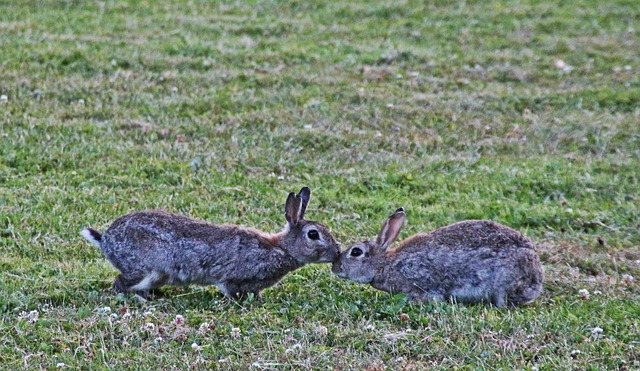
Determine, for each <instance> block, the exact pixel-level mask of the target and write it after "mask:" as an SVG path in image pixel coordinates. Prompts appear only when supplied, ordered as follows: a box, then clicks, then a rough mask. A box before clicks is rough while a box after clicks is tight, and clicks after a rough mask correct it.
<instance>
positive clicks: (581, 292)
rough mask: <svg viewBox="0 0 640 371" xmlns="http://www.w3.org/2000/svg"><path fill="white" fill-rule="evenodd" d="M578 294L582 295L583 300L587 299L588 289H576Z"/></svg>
mask: <svg viewBox="0 0 640 371" xmlns="http://www.w3.org/2000/svg"><path fill="white" fill-rule="evenodd" d="M578 295H580V297H582V298H583V299H584V300H588V299H589V290H587V289H581V290H579V291H578Z"/></svg>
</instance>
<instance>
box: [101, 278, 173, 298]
mask: <svg viewBox="0 0 640 371" xmlns="http://www.w3.org/2000/svg"><path fill="white" fill-rule="evenodd" d="M165 281H166V277H165V276H164V275H162V274H160V273H158V272H151V273H148V274H146V275H142V276H138V277H135V278H127V277H125V276H124V275H122V274H121V275H119V276H118V278H116V281H115V282H114V283H113V288H114V289H115V291H116V292H122V293H126V292H133V293H135V294H136V295H138V296H140V297H141V298H142V299H145V300H148V299H149V297H150V294H149V292H150V290H152V289H154V288H157V287H160V286H162V285H163V283H164V282H165Z"/></svg>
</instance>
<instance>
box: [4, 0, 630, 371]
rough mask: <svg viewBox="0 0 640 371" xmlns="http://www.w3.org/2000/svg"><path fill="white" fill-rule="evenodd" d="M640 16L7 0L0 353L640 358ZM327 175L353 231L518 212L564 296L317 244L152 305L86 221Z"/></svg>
mask: <svg viewBox="0 0 640 371" xmlns="http://www.w3.org/2000/svg"><path fill="white" fill-rule="evenodd" d="M639 34H640V8H639V7H638V3H637V1H636V0H620V1H609V2H603V1H597V0H578V1H572V2H569V1H533V0H523V1H509V2H507V1H424V2H421V1H390V0H387V1H375V2H374V1H364V2H358V1H353V2H351V1H344V0H343V1H309V2H305V1H291V2H278V1H248V2H246V3H245V2H233V1H224V2H217V1H216V2H209V1H185V0H183V1H173V2H168V1H166V2H165V1H163V2H156V1H145V2H138V1H104V2H94V1H71V0H69V1H62V0H60V1H0V94H1V95H2V96H1V97H0V252H1V254H0V314H1V320H0V365H2V366H1V367H5V368H6V369H18V368H23V367H26V368H33V369H39V368H43V369H56V368H62V369H64V368H74V369H75V368H84V369H159V368H161V369H188V368H192V369H211V368H213V369H217V368H219V369H238V368H243V369H244V368H251V369H264V368H278V369H280V368H282V369H344V370H346V369H369V370H381V369H416V370H417V369H424V368H427V367H429V368H454V369H496V368H501V369H505V370H506V369H529V370H533V369H538V370H552V369H593V370H602V369H634V368H638V367H640V300H639V298H640V285H638V280H640V249H639V246H640V234H639V233H638V230H639V228H640V183H639V181H640V78H639V76H640V74H639V72H640V53H639V52H638V51H639V50H640V37H639ZM304 185H307V186H309V187H311V189H312V190H313V193H312V200H311V203H310V205H309V210H308V212H307V217H308V218H309V219H312V220H317V221H319V222H322V223H324V224H326V225H328V226H329V227H330V228H331V229H332V231H333V233H334V235H335V236H336V238H337V239H338V240H339V241H340V242H341V243H343V244H344V245H345V246H347V245H349V244H351V243H353V242H355V241H358V240H361V239H364V238H369V237H373V236H374V235H375V234H376V233H377V231H378V228H379V226H380V223H381V222H382V221H383V220H384V218H386V216H388V215H389V214H390V213H391V212H392V211H393V210H395V208H397V207H399V206H403V207H405V209H406V210H407V214H408V217H409V223H408V225H407V226H406V228H405V230H404V232H403V233H402V234H401V238H404V237H407V236H410V235H411V234H413V233H416V232H419V231H428V230H430V229H433V228H436V227H440V226H444V225H447V224H449V223H452V222H455V221H459V220H462V219H469V218H489V219H493V220H496V221H498V222H500V223H503V224H506V225H508V226H511V227H513V228H516V229H518V230H520V231H522V232H523V233H525V234H526V235H528V236H529V237H530V238H531V239H532V240H534V241H535V242H536V244H537V245H538V247H539V250H540V256H541V259H542V261H543V263H544V267H545V272H546V283H545V291H544V293H543V295H542V296H541V297H540V298H539V300H537V301H536V302H535V303H534V304H532V305H530V306H527V307H524V308H520V309H515V310H496V309H492V308H489V307H484V306H468V307H465V306H458V305H449V304H445V303H425V304H414V303H409V302H407V301H406V299H405V298H404V297H402V296H391V295H389V294H386V293H383V292H378V291H375V290H373V289H372V288H370V287H367V286H360V285H357V284H355V283H352V282H347V281H343V280H339V279H337V278H336V277H334V276H332V275H331V272H330V269H329V266H328V265H316V266H307V267H304V268H302V269H301V270H298V271H296V272H293V273H292V274H290V275H288V276H287V277H286V278H285V279H284V280H283V282H281V283H280V284H279V285H278V286H276V287H274V288H272V289H269V290H267V291H265V293H264V301H262V302H256V301H252V300H249V301H247V302H244V303H235V302H229V301H227V300H225V299H224V298H223V297H222V295H221V294H220V292H219V291H217V290H216V289H215V288H211V287H209V288H201V287H189V288H165V289H163V290H162V292H161V294H162V295H161V297H159V298H157V299H156V300H153V301H150V302H148V303H141V302H139V301H137V300H136V299H135V298H133V297H131V296H123V295H115V294H113V292H112V291H111V290H110V287H111V283H112V281H113V278H114V277H115V275H116V271H115V270H114V269H113V268H112V267H111V265H110V264H109V263H108V262H107V261H106V259H105V258H104V257H103V256H102V255H101V253H100V251H98V249H96V248H95V247H94V246H93V245H90V244H89V243H87V242H86V241H84V240H83V239H82V238H81V237H80V235H79V231H80V230H81V229H83V228H85V227H87V226H92V227H95V228H98V229H100V230H104V229H106V227H108V225H109V224H110V222H112V221H113V220H115V219H116V218H117V217H119V216H121V215H123V214H126V213H128V212H132V211H134V210H141V209H150V208H162V209H165V210H168V211H171V212H175V213H180V214H184V215H187V216H190V217H193V218H198V219H206V220H209V221H212V222H220V223H237V224H243V225H247V226H253V227H257V228H260V229H263V230H266V231H272V232H275V231H279V230H280V229H281V228H282V227H283V225H284V223H285V220H284V217H283V208H284V201H285V198H286V195H287V193H288V192H289V191H294V190H298V189H300V187H301V186H304ZM584 290H586V291H584ZM587 292H588V293H587Z"/></svg>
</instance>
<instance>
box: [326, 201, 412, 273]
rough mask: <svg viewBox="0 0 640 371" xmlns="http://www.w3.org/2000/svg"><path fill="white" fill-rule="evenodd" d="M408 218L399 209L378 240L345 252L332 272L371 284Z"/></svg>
mask: <svg viewBox="0 0 640 371" xmlns="http://www.w3.org/2000/svg"><path fill="white" fill-rule="evenodd" d="M406 219H407V216H406V214H405V213H404V209H403V208H399V209H397V210H396V211H395V212H394V213H393V215H391V216H390V217H389V218H388V219H387V220H386V221H385V222H384V223H383V224H382V228H381V229H380V233H379V234H378V238H377V239H376V240H371V241H364V242H358V243H356V244H354V245H353V246H351V247H349V248H348V249H347V250H345V251H344V252H343V253H342V254H340V256H339V257H338V259H337V260H336V261H335V262H334V263H333V267H332V268H331V271H332V272H333V273H334V274H335V275H337V276H338V277H340V278H346V279H350V280H352V281H355V282H358V283H371V281H373V279H374V277H375V275H376V273H377V272H378V271H379V270H380V268H381V267H382V266H383V265H384V264H385V261H386V251H387V249H388V248H389V246H391V244H392V243H393V242H394V241H395V240H396V239H397V238H398V235H399V234H400V230H401V229H402V226H403V225H404V222H405V221H406Z"/></svg>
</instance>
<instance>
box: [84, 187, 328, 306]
mask: <svg viewBox="0 0 640 371" xmlns="http://www.w3.org/2000/svg"><path fill="white" fill-rule="evenodd" d="M310 197H311V191H310V190H309V188H307V187H304V188H302V189H301V190H300V192H299V193H298V194H297V195H296V194H295V193H293V192H292V193H290V194H289V197H288V198H287V202H286V205H285V217H286V219H287V225H286V227H285V229H284V230H283V231H282V232H280V233H276V234H270V233H266V232H262V231H259V230H257V229H253V228H245V227H241V226H237V225H215V224H210V223H207V222H203V221H196V220H192V219H189V218H186V217H184V216H180V215H174V214H169V213H167V212H164V211H158V210H150V211H140V212H134V213H132V214H128V215H125V216H123V217H121V218H119V219H117V220H116V221H115V222H113V224H111V226H110V227H109V229H107V231H106V232H105V233H104V235H101V234H100V233H99V232H98V231H96V230H95V229H91V228H87V229H85V230H83V231H82V235H83V236H84V237H85V238H86V239H87V240H89V241H90V242H92V243H94V244H95V245H97V246H98V247H100V249H101V250H102V252H103V253H104V255H105V256H106V257H107V259H109V261H110V262H111V264H113V266H114V267H115V268H116V269H118V270H119V271H120V273H121V274H120V275H119V276H118V277H117V278H116V280H115V282H114V284H113V287H114V289H115V291H116V292H134V293H136V294H138V295H140V296H141V297H143V298H145V299H146V298H148V294H149V290H151V289H155V288H158V287H161V286H164V285H189V284H199V285H215V286H217V287H218V288H219V289H220V290H222V292H223V293H224V294H225V295H226V296H228V297H231V298H235V299H242V298H244V297H246V295H247V294H248V293H253V294H254V295H256V297H258V298H260V292H261V291H262V290H263V289H265V288H267V287H270V286H273V285H275V284H276V283H278V281H280V279H282V277H283V276H284V275H286V274H287V273H289V272H291V271H293V270H295V269H298V268H300V267H302V266H303V265H305V264H307V263H325V262H332V261H334V260H335V259H336V258H337V257H338V255H339V254H340V246H339V244H338V243H337V242H336V241H335V240H334V238H333V236H332V235H331V233H330V232H329V230H328V228H327V227H325V226H323V225H322V224H320V223H316V222H312V221H307V220H305V219H304V213H305V210H306V208H307V204H308V203H309V198H310Z"/></svg>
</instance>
